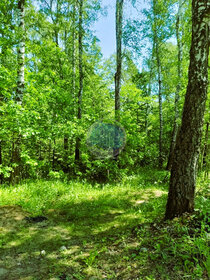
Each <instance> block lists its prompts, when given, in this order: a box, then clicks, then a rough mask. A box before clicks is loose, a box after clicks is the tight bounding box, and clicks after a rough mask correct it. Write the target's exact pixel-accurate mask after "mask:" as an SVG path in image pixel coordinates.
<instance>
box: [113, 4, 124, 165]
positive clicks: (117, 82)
mask: <svg viewBox="0 0 210 280" xmlns="http://www.w3.org/2000/svg"><path fill="white" fill-rule="evenodd" d="M123 1H124V0H116V15H115V16H116V19H115V20H116V44H117V45H116V47H117V59H116V64H117V67H116V68H117V69H116V73H115V120H116V121H118V122H119V121H120V87H121V73H122V20H123ZM115 132H116V131H115ZM116 133H117V132H116ZM118 155H119V148H117V135H116V134H115V147H114V149H113V157H114V159H115V160H117V158H118Z"/></svg>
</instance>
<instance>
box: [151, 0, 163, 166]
mask: <svg viewBox="0 0 210 280" xmlns="http://www.w3.org/2000/svg"><path fill="white" fill-rule="evenodd" d="M152 8H153V15H154V35H153V48H154V51H155V55H156V62H157V72H158V102H159V128H160V129H159V159H158V161H159V163H158V165H159V167H160V168H161V167H162V165H163V148H162V146H163V144H162V143H163V140H162V139H163V109H162V103H163V102H162V81H161V61H160V43H159V38H158V27H157V8H156V0H153V7H152Z"/></svg>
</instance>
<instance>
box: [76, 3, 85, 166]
mask: <svg viewBox="0 0 210 280" xmlns="http://www.w3.org/2000/svg"><path fill="white" fill-rule="evenodd" d="M82 25H83V0H80V2H79V91H78V100H77V102H78V103H77V106H78V107H77V110H78V111H77V119H78V120H81V118H82V93H83V61H82V60H83V45H82V42H83V26H82ZM75 160H76V161H79V160H80V138H79V137H77V139H76V149H75Z"/></svg>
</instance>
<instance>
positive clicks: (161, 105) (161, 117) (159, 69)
mask: <svg viewBox="0 0 210 280" xmlns="http://www.w3.org/2000/svg"><path fill="white" fill-rule="evenodd" d="M156 56H157V66H158V101H159V122H160V131H159V167H160V168H162V165H163V101H162V81H161V65H160V57H159V46H158V44H156Z"/></svg>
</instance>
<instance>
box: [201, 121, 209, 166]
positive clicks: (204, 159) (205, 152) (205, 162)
mask: <svg viewBox="0 0 210 280" xmlns="http://www.w3.org/2000/svg"><path fill="white" fill-rule="evenodd" d="M208 134H209V123H208V122H207V124H206V132H205V138H204V144H203V149H202V152H201V161H200V171H203V167H204V168H205V169H206V170H207V167H208V159H207V155H208V150H209V145H208Z"/></svg>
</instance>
